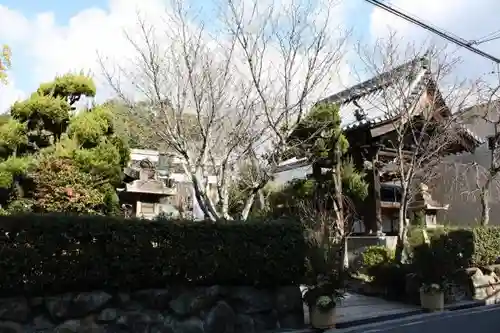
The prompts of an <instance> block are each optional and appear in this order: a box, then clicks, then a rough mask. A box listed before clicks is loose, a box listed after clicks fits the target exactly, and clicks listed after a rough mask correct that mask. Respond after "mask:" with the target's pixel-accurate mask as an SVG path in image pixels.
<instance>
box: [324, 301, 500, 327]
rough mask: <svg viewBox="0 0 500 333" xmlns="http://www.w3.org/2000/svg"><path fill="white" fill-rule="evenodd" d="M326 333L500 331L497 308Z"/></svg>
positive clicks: (495, 306)
mask: <svg viewBox="0 0 500 333" xmlns="http://www.w3.org/2000/svg"><path fill="white" fill-rule="evenodd" d="M326 332H327V333H422V332H425V333H443V332H451V333H470V332H478V333H479V332H480V333H498V332H500V305H489V306H481V307H477V308H472V309H464V310H455V311H445V312H441V313H429V314H421V315H415V316H411V317H406V318H404V319H399V320H391V321H385V322H380V323H376V324H370V325H362V326H355V327H351V328H346V329H333V330H329V331H326Z"/></svg>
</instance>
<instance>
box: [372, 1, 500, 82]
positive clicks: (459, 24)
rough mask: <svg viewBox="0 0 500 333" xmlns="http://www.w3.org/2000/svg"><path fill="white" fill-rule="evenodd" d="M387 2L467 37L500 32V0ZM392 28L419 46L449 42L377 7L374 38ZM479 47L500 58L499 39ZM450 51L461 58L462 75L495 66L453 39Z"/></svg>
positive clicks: (472, 73) (446, 29)
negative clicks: (455, 42)
mask: <svg viewBox="0 0 500 333" xmlns="http://www.w3.org/2000/svg"><path fill="white" fill-rule="evenodd" d="M388 3H390V4H391V5H393V6H394V7H395V8H397V9H399V10H401V11H403V12H405V13H407V14H411V16H414V17H417V18H419V19H421V20H423V21H424V22H425V23H430V24H431V25H433V26H436V27H439V28H440V29H443V30H445V31H446V32H448V33H452V34H454V35H455V36H458V37H461V38H463V39H465V40H467V41H472V40H478V39H480V38H482V37H484V36H486V35H488V34H490V33H493V32H496V34H495V35H496V36H500V27H499V26H498V18H497V13H498V12H499V11H500V2H499V1H497V0H479V1H469V0H439V1H436V0H420V1H415V0H392V1H390V2H388ZM389 31H391V32H395V33H396V34H397V36H398V37H401V38H403V39H404V40H405V41H406V42H412V43H414V44H416V45H419V46H420V45H423V44H425V43H428V44H433V45H444V44H446V43H447V42H445V41H444V40H443V39H442V38H440V37H438V36H436V35H435V34H432V33H431V32H428V31H426V30H424V29H423V28H421V27H418V26H416V25H413V24H411V23H409V22H406V21H405V20H403V19H401V18H398V17H396V16H394V15H392V14H390V13H388V12H386V11H384V10H382V9H379V8H375V9H374V10H373V11H372V14H371V17H370V32H371V37H372V40H373V39H377V38H381V37H385V36H387V34H388V32H389ZM479 48H480V49H483V50H484V51H487V52H490V53H491V54H493V55H495V54H496V56H497V57H499V58H500V40H496V41H491V42H489V43H485V44H482V45H480V46H479ZM447 52H449V53H451V54H453V55H454V56H457V57H460V58H462V60H463V65H461V66H460V68H459V69H458V71H459V72H460V73H459V74H460V75H461V76H462V77H467V78H469V79H473V78H476V77H478V76H483V75H485V74H486V73H487V72H489V71H491V70H492V63H491V61H489V60H486V59H484V58H482V57H480V56H479V55H475V54H473V53H471V52H470V51H466V50H464V49H462V48H460V47H458V46H456V45H454V44H452V43H449V47H448V48H447Z"/></svg>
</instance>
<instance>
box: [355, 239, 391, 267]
mask: <svg viewBox="0 0 500 333" xmlns="http://www.w3.org/2000/svg"><path fill="white" fill-rule="evenodd" d="M393 260H394V251H392V250H390V249H388V248H387V247H385V246H380V245H374V246H368V247H367V248H366V249H365V250H364V251H363V253H362V255H361V261H362V264H361V265H362V267H363V268H365V269H370V267H375V266H378V265H380V264H383V263H387V262H391V261H393Z"/></svg>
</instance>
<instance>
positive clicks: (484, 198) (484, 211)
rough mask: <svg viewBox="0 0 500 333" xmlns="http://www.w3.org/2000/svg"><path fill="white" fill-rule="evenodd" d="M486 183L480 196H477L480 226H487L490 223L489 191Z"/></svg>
mask: <svg viewBox="0 0 500 333" xmlns="http://www.w3.org/2000/svg"><path fill="white" fill-rule="evenodd" d="M488 183H489V182H488ZM488 183H487V184H486V185H485V186H484V187H483V189H482V191H481V194H480V195H479V197H480V201H481V220H480V223H481V225H482V226H487V225H488V224H489V223H490V203H489V199H490V189H489V184H488Z"/></svg>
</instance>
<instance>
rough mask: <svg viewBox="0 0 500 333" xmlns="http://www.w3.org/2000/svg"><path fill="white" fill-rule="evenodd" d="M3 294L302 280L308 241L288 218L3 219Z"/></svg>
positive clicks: (0, 220) (0, 245)
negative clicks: (221, 221) (218, 220)
mask: <svg viewBox="0 0 500 333" xmlns="http://www.w3.org/2000/svg"><path fill="white" fill-rule="evenodd" d="M0 249H1V253H0V292H1V293H2V294H5V293H14V294H19V293H20V292H23V293H29V294H37V293H41V292H43V293H51V292H66V291H70V290H82V288H86V289H122V290H130V289H140V288H157V287H165V286H167V285H172V284H176V285H177V284H196V285H211V284H219V285H234V284H237V285H263V286H270V285H271V286H272V285H287V284H295V283H300V282H302V279H303V276H304V274H305V272H304V270H305V268H304V266H305V265H304V262H305V256H306V251H307V245H306V243H305V241H304V234H303V229H302V227H301V226H300V224H298V223H295V222H290V221H273V222H266V223H263V222H258V221H257V222H245V223H243V222H241V223H240V222H231V223H228V224H214V223H210V222H187V221H155V222H147V221H143V220H135V221H134V220H132V221H131V220H128V221H124V220H121V219H115V218H109V217H92V216H87V217H86V216H80V217H75V216H62V215H59V216H57V215H41V216H40V215H37V216H33V215H23V216H8V217H0Z"/></svg>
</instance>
